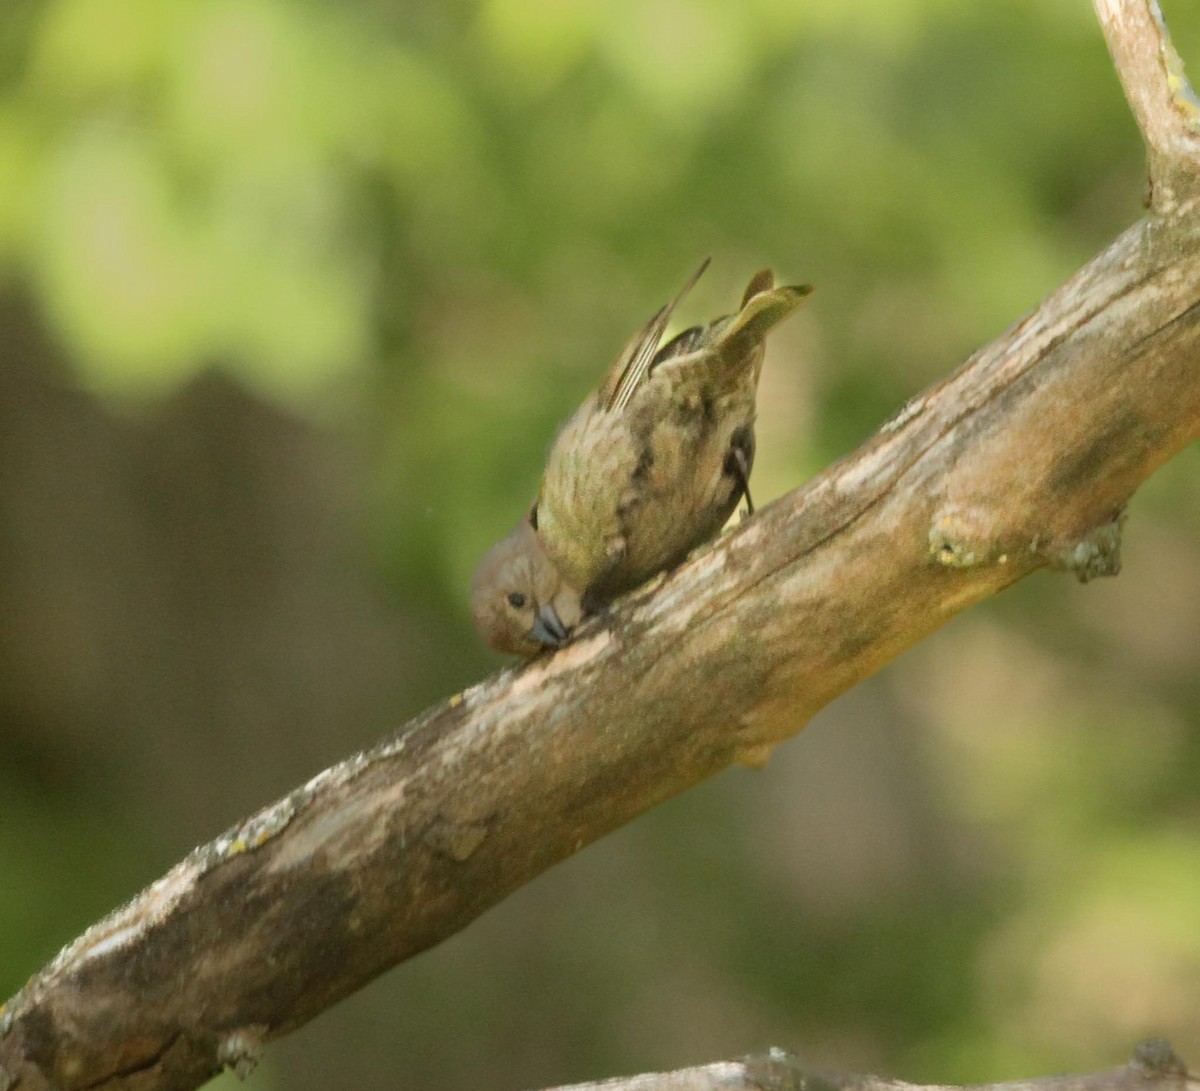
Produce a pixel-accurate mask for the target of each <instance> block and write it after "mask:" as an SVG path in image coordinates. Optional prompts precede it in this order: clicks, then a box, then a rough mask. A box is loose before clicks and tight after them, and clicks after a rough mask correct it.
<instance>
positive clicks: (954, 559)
mask: <svg viewBox="0 0 1200 1091" xmlns="http://www.w3.org/2000/svg"><path fill="white" fill-rule="evenodd" d="M929 553H930V555H931V556H932V557H934V558H935V559H936V560H937V562H938V563H939V564H944V565H945V566H946V567H947V568H974V567H975V566H977V565H983V564H1007V563H1008V561H1009V558H1010V555H1011V553H1012V549H1011V546H1007V545H1003V544H1001V542H1000V541H999V540H998V539H997V536H996V532H995V523H994V520H993V519H992V517H991V516H990V515H989V513H988V512H987V511H985V510H984V509H983V508H980V507H974V506H966V505H958V504H956V505H954V506H953V507H949V508H945V509H943V510H942V511H941V512H940V513H939V514H938V515H936V516H934V519H933V523H932V524H931V525H930V527H929Z"/></svg>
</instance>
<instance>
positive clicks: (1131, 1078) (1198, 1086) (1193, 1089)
mask: <svg viewBox="0 0 1200 1091" xmlns="http://www.w3.org/2000/svg"><path fill="white" fill-rule="evenodd" d="M802 1089H803V1091H1200V1080H1197V1079H1196V1078H1195V1077H1194V1076H1190V1075H1189V1074H1188V1071H1187V1066H1186V1065H1185V1064H1184V1063H1183V1061H1181V1060H1180V1059H1179V1057H1178V1056H1176V1054H1175V1052H1174V1051H1173V1050H1172V1049H1171V1046H1170V1045H1169V1044H1168V1043H1167V1042H1165V1041H1164V1040H1163V1039H1161V1038H1152V1039H1149V1040H1147V1041H1145V1042H1142V1043H1141V1045H1139V1046H1138V1048H1137V1053H1136V1055H1135V1057H1134V1059H1133V1061H1132V1062H1131V1063H1130V1064H1127V1065H1123V1066H1122V1067H1120V1068H1113V1069H1109V1070H1108V1071H1107V1072H1093V1073H1090V1074H1088V1075H1085V1076H1046V1077H1043V1078H1041V1079H1035V1080H1014V1081H1012V1082H1009V1083H985V1084H977V1085H975V1086H973V1087H970V1088H961V1087H949V1086H945V1085H938V1084H932V1085H921V1084H912V1083H903V1082H902V1081H900V1080H885V1079H880V1078H879V1077H878V1076H851V1075H845V1076H843V1075H834V1074H830V1073H824V1072H816V1071H813V1070H812V1069H810V1068H807V1067H806V1066H805V1065H804V1064H802V1063H801V1062H800V1060H799V1059H798V1058H797V1057H794V1056H792V1055H791V1054H789V1053H785V1052H784V1051H783V1050H781V1049H772V1050H770V1051H769V1052H768V1053H764V1054H761V1055H758V1056H754V1057H746V1058H744V1059H743V1060H740V1061H719V1062H718V1063H716V1064H710V1065H701V1066H699V1067H696V1068H683V1069H679V1070H677V1071H675V1072H655V1073H650V1074H647V1075H643V1076H630V1077H627V1078H625V1079H615V1080H601V1081H600V1082H599V1083H574V1084H571V1085H570V1086H569V1087H554V1088H548V1089H547V1091H802Z"/></svg>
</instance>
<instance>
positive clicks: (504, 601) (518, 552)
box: [471, 516, 582, 659]
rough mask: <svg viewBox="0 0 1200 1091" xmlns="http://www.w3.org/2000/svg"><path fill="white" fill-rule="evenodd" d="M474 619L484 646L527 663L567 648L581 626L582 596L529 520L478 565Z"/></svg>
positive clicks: (473, 591)
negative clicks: (522, 659)
mask: <svg viewBox="0 0 1200 1091" xmlns="http://www.w3.org/2000/svg"><path fill="white" fill-rule="evenodd" d="M471 616H472V617H473V619H474V621H475V628H476V630H477V631H478V633H479V635H480V637H482V639H483V641H484V643H485V644H487V645H488V646H489V647H492V648H494V649H495V650H496V651H498V652H505V653H507V654H510V655H519V656H522V657H524V658H526V659H530V658H532V657H533V656H535V655H538V654H540V653H541V652H544V651H546V650H547V649H553V648H558V647H560V646H561V645H563V644H565V643H566V642H567V640H568V639H569V638H570V636H571V633H572V631H573V629H574V628H575V626H576V625H577V624H578V623H579V621H580V618H581V616H582V610H581V608H580V596H579V592H578V591H576V590H575V588H573V587H572V586H571V585H570V584H568V583H567V582H566V580H564V579H563V578H562V576H561V574H560V573H559V571H558V569H557V568H556V567H555V566H554V563H553V562H552V561H551V560H550V558H549V557H547V556H546V553H545V550H543V549H542V545H541V542H540V541H539V540H538V537H537V532H536V531H535V530H534V529H533V527H532V526H531V525H530V523H529V518H528V516H526V517H525V518H523V519H522V520H521V521H520V522H519V523H518V524H517V525H516V526H515V527H514V528H513V529H512V530H511V531H510V532H509V533H508V534H507V535H505V536H504V537H503V538H501V539H500V541H498V542H497V543H496V544H495V545H494V546H492V548H491V549H489V550H488V551H487V553H485V554H484V555H483V558H482V560H480V562H479V564H478V565H477V566H476V568H475V574H474V576H473V577H472V579H471Z"/></svg>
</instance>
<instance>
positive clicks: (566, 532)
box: [536, 261, 812, 610]
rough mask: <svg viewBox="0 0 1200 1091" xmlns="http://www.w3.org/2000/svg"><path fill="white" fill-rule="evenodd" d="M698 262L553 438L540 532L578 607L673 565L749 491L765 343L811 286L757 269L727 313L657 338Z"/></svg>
mask: <svg viewBox="0 0 1200 1091" xmlns="http://www.w3.org/2000/svg"><path fill="white" fill-rule="evenodd" d="M707 265H708V262H707V261H705V262H704V264H702V265H701V266H700V268H699V270H697V272H696V273H695V275H694V276H693V277H692V278H691V280H690V281H688V283H687V285H686V286H685V287H684V289H683V291H681V292H680V294H679V296H678V297H676V299H675V300H674V302H672V303H670V304H668V305H667V306H665V307H663V308H662V309H661V310H660V311H658V313H657V314H655V315H654V317H653V318H652V319H650V321H649V322H648V323H647V324H646V325H645V326H644V327H643V328H642V329H641V330H639V331H638V333H637V334H635V335H634V337H633V338H632V339H631V340H630V342H629V344H628V345H626V346H625V349H624V350H623V351H622V352H621V354H620V355H619V356H618V357H617V359H616V360H615V361H614V362H613V364H612V366H611V367H610V368H609V369H608V371H607V372H606V374H605V376H604V379H603V380H602V381H601V383H600V386H599V387H598V388H597V389H596V390H595V391H594V392H593V393H592V394H591V395H590V396H589V397H588V399H587V400H586V401H585V402H584V403H583V405H581V406H580V407H579V409H578V410H577V411H576V412H575V414H574V416H572V417H571V419H570V420H569V421H567V423H566V424H565V425H564V426H563V428H562V430H561V431H560V432H559V434H558V436H557V438H556V439H555V441H554V445H553V447H552V448H551V450H550V457H549V460H548V462H547V465H546V472H545V475H544V477H543V479H542V489H541V495H540V497H539V499H538V503H537V508H536V522H537V533H538V537H539V539H540V540H541V542H542V545H543V547H544V549H545V551H546V553H547V555H548V556H549V557H550V559H551V560H552V561H553V562H554V564H555V565H556V566H557V567H558V568H559V570H560V571H561V572H562V573H563V576H564V578H565V579H566V580H567V581H568V582H569V583H570V584H572V585H573V586H574V587H577V588H580V589H581V590H582V594H583V600H584V605H585V607H586V608H587V609H589V610H594V609H596V608H598V607H600V606H602V605H604V604H605V603H607V602H609V601H611V600H612V599H613V598H615V597H616V596H617V595H620V594H622V593H623V592H625V591H628V590H630V589H632V588H634V587H636V586H638V584H640V583H643V582H644V581H645V580H647V579H649V578H650V577H651V576H653V575H654V574H655V573H657V572H661V571H662V570H663V569H665V568H669V567H671V566H673V565H675V564H678V563H679V562H680V561H681V560H683V558H684V557H686V556H687V554H688V552H689V551H690V550H691V549H693V548H695V547H696V546H697V545H699V544H700V543H702V542H704V541H706V540H708V539H709V538H711V537H713V535H715V534H716V533H717V532H718V531H719V530H720V529H721V527H722V526H724V524H725V521H726V520H727V519H728V518H729V516H730V514H732V512H733V510H734V508H736V507H737V504H738V501H739V500H740V499H741V498H742V496H743V495H745V496H746V497H747V500H749V493H748V487H747V483H748V479H749V474H750V467H751V465H752V464H753V461H754V416H755V395H756V393H757V390H758V380H759V375H760V373H761V371H762V361H763V352H764V344H763V342H764V339H765V338H766V335H767V334H768V333H769V332H770V330H771V329H772V328H773V327H775V326H776V325H778V324H779V323H780V322H782V321H783V320H784V319H785V318H786V317H787V316H788V315H790V314H791V313H792V312H793V311H795V310H796V308H797V307H799V306H800V304H801V303H802V302H803V301H804V300H805V299H806V298H807V296H808V295H809V293H810V292H811V291H812V289H811V287H809V286H807V285H798V286H785V287H779V288H776V287H775V286H774V278H773V276H772V274H771V272H770V270H763V271H762V272H760V273H758V274H756V275H755V276H754V278H753V279H752V280H751V281H750V284H749V286H748V287H747V288H746V292H745V295H744V296H743V298H742V304H741V308H740V309H739V310H738V312H737V313H736V314H733V315H727V316H725V317H722V318H718V319H716V320H715V321H714V322H711V323H709V324H708V325H707V326H695V327H692V328H691V329H689V330H685V331H684V332H683V333H681V334H679V335H678V336H676V337H674V338H673V339H672V340H671V341H669V342H668V343H667V344H666V345H664V346H662V347H661V348H659V342H660V341H661V339H662V335H663V332H664V330H665V329H666V326H667V323H668V321H669V320H670V317H671V314H672V312H673V311H674V309H675V307H676V305H677V304H678V303H679V302H680V300H681V299H682V298H683V296H684V295H685V294H686V293H687V292H688V290H689V289H690V288H691V287H692V285H694V284H695V282H696V280H697V279H698V278H699V276H700V274H701V273H703V271H704V269H705V268H706V267H707Z"/></svg>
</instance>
